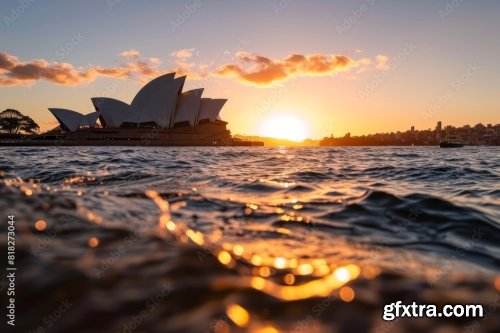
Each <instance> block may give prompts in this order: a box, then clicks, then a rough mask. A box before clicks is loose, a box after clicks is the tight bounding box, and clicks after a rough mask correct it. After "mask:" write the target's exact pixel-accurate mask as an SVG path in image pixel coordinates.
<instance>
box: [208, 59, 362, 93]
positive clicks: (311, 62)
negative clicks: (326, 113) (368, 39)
mask: <svg viewBox="0 0 500 333" xmlns="http://www.w3.org/2000/svg"><path fill="white" fill-rule="evenodd" d="M370 63H371V61H369V59H366V58H364V59H361V60H358V61H356V60H353V59H351V58H349V57H347V56H344V55H337V54H307V55H302V54H291V55H289V56H287V57H286V58H284V59H278V60H276V59H269V58H266V57H263V56H260V55H256V54H251V53H248V52H238V53H236V62H233V63H228V64H224V65H222V66H220V67H219V68H218V69H217V71H216V74H217V75H218V76H222V77H234V78H236V79H238V80H239V81H242V82H244V83H249V84H255V85H261V86H265V85H270V84H273V83H276V82H280V81H284V80H287V79H291V78H293V77H304V76H329V75H334V74H335V73H337V72H340V71H348V70H350V69H352V68H356V67H360V66H368V65H370Z"/></svg>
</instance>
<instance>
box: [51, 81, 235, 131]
mask: <svg viewBox="0 0 500 333" xmlns="http://www.w3.org/2000/svg"><path fill="white" fill-rule="evenodd" d="M185 80H186V76H181V77H178V78H175V73H169V74H165V75H162V76H159V77H157V78H155V79H153V80H152V81H150V82H148V83H147V84H146V85H145V86H144V87H143V88H142V89H141V90H139V92H138V93H137V95H136V96H135V97H134V99H133V100H132V103H131V104H130V105H129V104H127V103H125V102H122V101H120V100H117V99H113V98H109V97H93V98H91V100H92V104H93V105H94V108H95V110H96V112H93V113H90V114H87V115H83V114H81V113H79V112H76V111H72V110H67V109H59V108H50V109H49V110H50V112H52V114H53V115H54V116H55V117H56V119H57V120H58V121H59V123H60V124H61V128H63V129H65V130H69V131H76V130H77V129H78V128H80V127H94V126H96V122H97V119H99V120H100V123H101V126H102V127H106V128H117V127H120V126H122V125H123V124H124V123H129V124H137V125H138V126H139V125H140V124H144V123H149V124H151V123H155V124H156V126H159V127H163V128H171V127H174V126H176V124H177V125H182V126H184V125H185V126H197V125H198V123H199V121H200V120H209V121H217V120H218V119H220V117H219V113H220V111H221V109H222V107H223V106H224V104H225V102H226V101H227V99H211V98H201V95H202V94H203V89H194V90H190V91H186V92H182V89H183V87H184V82H185Z"/></svg>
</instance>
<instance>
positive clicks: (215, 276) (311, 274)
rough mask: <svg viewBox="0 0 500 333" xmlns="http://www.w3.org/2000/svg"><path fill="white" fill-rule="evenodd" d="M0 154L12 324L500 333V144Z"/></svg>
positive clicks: (61, 328) (81, 328)
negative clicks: (390, 310)
mask: <svg viewBox="0 0 500 333" xmlns="http://www.w3.org/2000/svg"><path fill="white" fill-rule="evenodd" d="M0 150H1V151H0V170H1V171H2V173H1V175H2V178H3V181H2V183H1V185H0V195H1V197H2V200H1V201H0V206H1V209H2V211H3V212H6V213H5V214H9V213H13V214H15V215H16V227H17V234H18V242H17V249H16V251H17V263H16V264H17V266H18V269H19V272H18V281H17V288H18V295H17V301H18V318H23V320H22V321H19V327H18V328H19V330H20V331H29V330H31V331H36V330H37V329H38V330H39V331H41V329H45V330H47V331H49V332H96V331H101V332H130V331H135V332H211V331H215V332H228V331H240V330H241V331H252V332H265V330H267V331H268V332H273V330H274V331H276V330H277V331H284V332H400V331H401V332H413V331H415V332H421V331H435V332H455V331H457V332H462V331H464V328H463V327H466V328H467V327H468V328H472V327H474V331H475V332H494V331H498V330H500V317H499V312H498V309H499V308H500V294H499V290H497V289H495V286H494V281H495V279H497V281H500V280H499V279H498V276H499V274H500V224H499V223H500V186H499V184H500V149H499V148H498V147H464V148H463V149H439V148H434V147H374V148H371V147H349V148H342V147H329V148H326V147H325V148H323V147H321V148H320V147H311V148H271V147H269V148H268V147H248V148H246V147H238V148H236V147H224V148H221V147H213V148H211V147H204V148H185V147H183V148H176V147H145V148H144V147H141V148H133V147H112V148H110V147H19V148H12V147H11V148H0ZM37 221H38V223H37ZM5 231H6V230H5V228H4V230H2V233H5ZM4 236H5V235H4ZM4 238H5V237H4ZM498 285H500V282H498ZM498 285H497V288H500V286H498ZM397 300H402V301H404V302H407V303H410V302H412V301H416V302H419V303H421V304H427V303H434V304H438V305H443V304H445V303H452V304H455V303H478V304H479V303H480V304H484V305H485V312H486V314H487V316H485V318H483V319H479V320H477V319H471V318H469V319H465V318H462V319H456V318H455V319H451V318H450V319H441V318H440V319H439V320H436V319H425V318H424V319H400V320H396V321H394V322H384V321H383V320H382V309H383V305H384V304H388V303H391V302H394V301H397ZM64 302H68V303H70V304H71V305H70V306H69V307H68V308H67V309H66V308H64V307H61V306H62V304H66V303H64ZM58 309H59V310H61V311H59V312H64V313H63V314H62V315H61V316H60V317H58V318H57V319H56V320H54V322H53V323H52V322H51V321H49V320H47V318H49V317H50V316H51V315H52V317H53V315H54V313H58ZM488 309H489V310H488ZM62 310H64V311H62ZM52 317H50V318H52ZM25 318H26V320H25ZM245 318H247V319H248V320H246V321H245V320H244V319H245ZM49 324H51V325H50V326H49Z"/></svg>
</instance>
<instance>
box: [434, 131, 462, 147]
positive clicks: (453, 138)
mask: <svg viewBox="0 0 500 333" xmlns="http://www.w3.org/2000/svg"><path fill="white" fill-rule="evenodd" d="M463 146H464V141H463V140H462V138H461V137H460V136H459V135H455V134H450V135H447V136H446V137H445V138H444V139H442V140H441V141H440V142H439V147H441V148H460V147H463Z"/></svg>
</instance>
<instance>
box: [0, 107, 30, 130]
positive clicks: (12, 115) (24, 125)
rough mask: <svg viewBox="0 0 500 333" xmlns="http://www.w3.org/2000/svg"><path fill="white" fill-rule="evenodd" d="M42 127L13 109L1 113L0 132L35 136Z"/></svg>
mask: <svg viewBox="0 0 500 333" xmlns="http://www.w3.org/2000/svg"><path fill="white" fill-rule="evenodd" d="M38 130H40V126H38V124H37V123H36V122H35V121H34V120H33V119H31V118H30V117H28V116H25V115H23V114H22V113H21V112H19V111H17V110H13V109H7V110H4V111H2V112H0V132H2V133H8V134H21V133H28V134H34V133H36V132H37V131H38Z"/></svg>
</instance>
